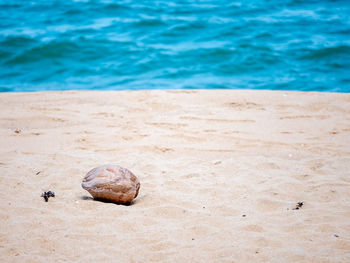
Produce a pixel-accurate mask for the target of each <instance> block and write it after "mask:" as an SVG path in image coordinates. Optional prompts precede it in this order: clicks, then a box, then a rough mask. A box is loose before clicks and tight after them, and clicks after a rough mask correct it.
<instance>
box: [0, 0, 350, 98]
mask: <svg viewBox="0 0 350 263" xmlns="http://www.w3.org/2000/svg"><path fill="white" fill-rule="evenodd" d="M72 89H73V90H82V89H87V90H138V89H269V90H297V91H328V92H350V2H349V1H348V0H344V1H341V0H339V1H335V0H334V1H331V0H317V1H314V0H306V1H302V0H251V1H242V0H241V1H228V0H221V1H214V0H202V1H200V0H198V1H184V0H173V1H157V0H152V1H148V0H137V1H106V0H85V1H72V0H65V1H62V0H58V1H50V0H40V1H39V0H33V1H29V0H0V91H2V92H13V91H15V92H18V91H21V92H22V91H24V92H26V91H42V90H72Z"/></svg>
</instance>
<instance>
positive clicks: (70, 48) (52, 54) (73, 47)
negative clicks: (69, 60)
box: [6, 41, 79, 65]
mask: <svg viewBox="0 0 350 263" xmlns="http://www.w3.org/2000/svg"><path fill="white" fill-rule="evenodd" d="M78 51H79V46H78V45H77V44H75V43H73V42H69V41H61V42H49V43H45V44H41V45H39V46H35V47H33V48H31V49H29V50H25V51H24V52H22V53H20V54H18V55H16V56H14V57H12V58H11V59H10V60H8V61H7V62H6V64H7V65H16V64H27V63H33V62H36V61H44V60H47V59H59V58H64V57H70V56H71V55H72V54H74V53H76V52H78Z"/></svg>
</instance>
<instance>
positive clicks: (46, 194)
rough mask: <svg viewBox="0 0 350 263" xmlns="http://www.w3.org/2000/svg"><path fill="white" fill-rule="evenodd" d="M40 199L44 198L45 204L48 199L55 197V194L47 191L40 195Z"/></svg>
mask: <svg viewBox="0 0 350 263" xmlns="http://www.w3.org/2000/svg"><path fill="white" fill-rule="evenodd" d="M41 197H44V199H45V202H47V201H49V197H55V193H54V192H51V191H48V192H44V193H43V194H41Z"/></svg>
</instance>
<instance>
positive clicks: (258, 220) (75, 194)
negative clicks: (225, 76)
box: [0, 90, 350, 262]
mask: <svg viewBox="0 0 350 263" xmlns="http://www.w3.org/2000/svg"><path fill="white" fill-rule="evenodd" d="M349 109H350V93H338V92H335V93H329V92H308V91H307V92H294V91H268V90H142V91H140V90H133V91H48V92H42V91H39V92H33V93H12V92H11V93H0V136H1V138H2V140H1V141H0V180H1V181H0V197H1V200H2V202H1V203H0V218H1V221H0V222H1V223H0V226H1V227H0V252H1V253H0V261H3V262H10V261H11V262H23V261H35V262H45V261H47V260H48V259H49V260H56V261H64V260H66V261H70V262H86V261H92V260H95V261H97V262H113V261H115V260H116V258H118V261H120V262H186V261H191V262H232V261H235V262H236V261H237V262H280V260H281V258H283V259H284V262H296V261H298V262H349V260H350V253H349V251H350V223H349V222H350V213H349V208H350V194H349V191H348V189H349V184H350V174H349V171H350V140H349V138H350V111H349ZM105 163H115V164H118V165H121V166H123V167H126V168H128V169H130V170H131V171H132V172H133V173H135V175H136V176H137V177H138V178H139V179H140V181H141V188H140V192H139V196H138V197H137V198H136V200H135V201H134V203H133V204H132V205H131V206H121V205H115V204H111V203H102V202H98V201H94V200H92V199H91V197H90V195H89V193H87V192H86V191H84V190H83V189H82V188H81V186H80V185H81V180H82V178H83V177H84V175H85V174H86V173H87V172H88V171H89V170H90V169H91V168H93V167H95V166H98V165H101V164H105ZM48 190H51V191H54V192H55V194H56V196H55V198H50V199H49V202H48V203H45V202H44V201H43V198H42V197H40V195H41V193H42V192H44V191H48ZM298 202H303V206H302V207H300V209H298V210H293V208H295V207H296V205H297V204H298Z"/></svg>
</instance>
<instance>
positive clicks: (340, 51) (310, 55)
mask: <svg viewBox="0 0 350 263" xmlns="http://www.w3.org/2000/svg"><path fill="white" fill-rule="evenodd" d="M306 53H307V54H306V55H303V56H302V57H301V58H302V59H319V58H327V57H341V56H344V55H350V46H345V45H342V46H336V47H326V48H320V49H317V50H308V51H306Z"/></svg>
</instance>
